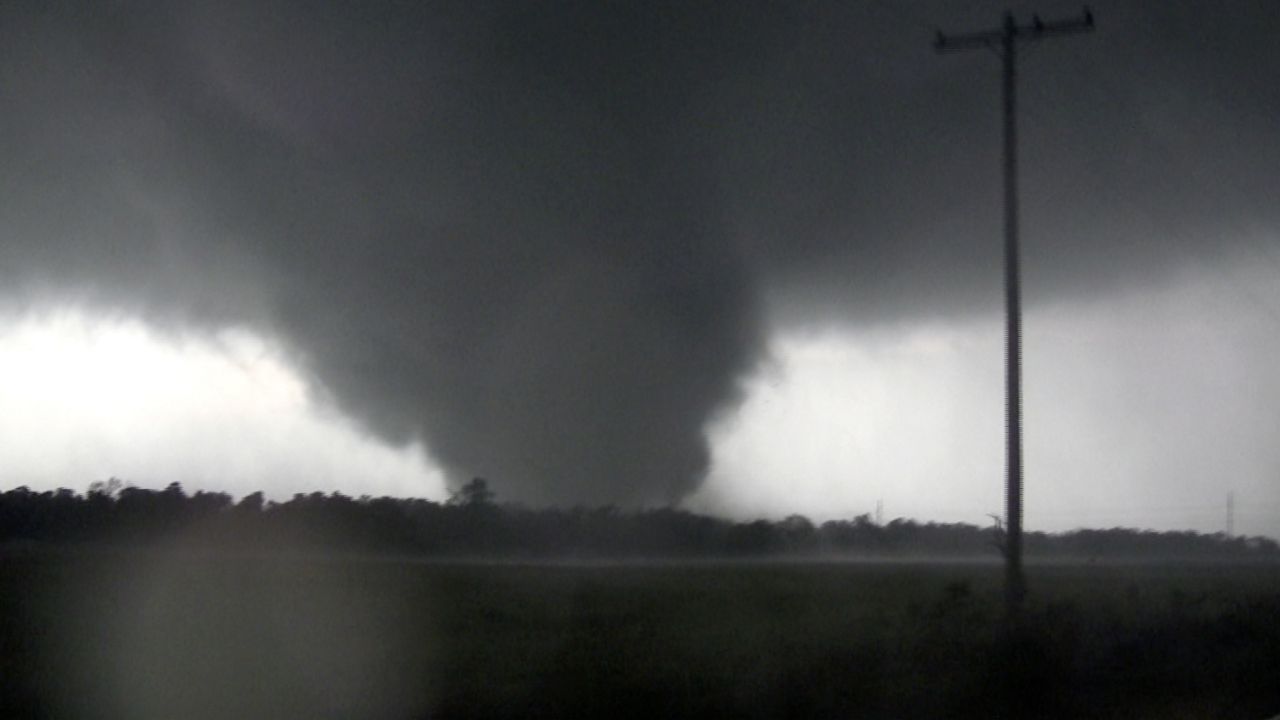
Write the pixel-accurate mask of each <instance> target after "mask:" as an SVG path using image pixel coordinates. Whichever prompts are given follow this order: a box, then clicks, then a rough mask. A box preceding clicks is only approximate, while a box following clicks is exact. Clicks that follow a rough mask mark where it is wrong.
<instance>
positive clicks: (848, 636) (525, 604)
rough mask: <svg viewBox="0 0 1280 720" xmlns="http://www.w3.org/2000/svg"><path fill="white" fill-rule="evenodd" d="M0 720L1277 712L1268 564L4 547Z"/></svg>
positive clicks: (1278, 644)
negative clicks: (86, 551) (1011, 592)
mask: <svg viewBox="0 0 1280 720" xmlns="http://www.w3.org/2000/svg"><path fill="white" fill-rule="evenodd" d="M0 567H3V575H2V576H0V577H2V579H0V610H2V611H3V615H2V617H0V651H2V652H3V657H2V658H0V678H2V680H0V684H2V691H3V698H2V701H3V702H4V704H5V707H4V708H0V709H3V711H4V712H3V713H2V714H3V716H4V717H67V718H99V717H101V718H157V719H159V718H289V717H298V718H303V717H305V718H326V717H332V718H401V717H445V718H452V717H458V718H469V717H548V718H550V717H566V716H573V717H606V718H619V717H644V718H665V717H741V718H777V717H815V718H834V717H849V718H860V717H865V718H881V717H884V718H890V717H895V718H926V717H928V718H934V717H975V718H976V717H983V718H987V717H993V716H999V717H1118V718H1119V717H1124V718H1130V717H1151V718H1157V717H1159V718H1169V717H1188V718H1193V717H1195V718H1199V717H1205V718H1210V717H1214V718H1216V717H1222V718H1227V717H1231V718H1258V720H1262V718H1266V717H1270V716H1271V715H1274V714H1276V713H1280V567H1277V566H1222V567H1215V566H1208V565H1198V566H1141V565H1079V566H1071V565H1058V566H1042V567H1033V568H1031V569H1030V572H1029V576H1030V583H1031V587H1032V592H1033V597H1032V602H1031V606H1030V612H1029V614H1028V620H1027V622H1026V627H1025V628H1023V629H1022V630H1021V631H1020V632H1018V633H1012V634H1011V633H1007V632H1006V631H1005V629H1004V628H1003V625H1002V623H1001V622H1000V612H999V611H1000V608H999V602H998V601H999V598H1000V594H999V582H1000V568H999V567H998V566H997V565H994V564H951V565H946V564H931V563H923V562H921V563H843V564H815V563H807V564H785V563H740V564H716V563H706V564H685V565H663V564H654V565H636V564H628V565H616V566H608V565H592V566H575V565H502V564H422V563H414V562H392V561H367V560H365V561H360V560H342V561H339V560H303V559H293V560H281V559H276V560H265V559H254V560H250V559H243V558H241V559H228V558H222V559H209V558H205V559H193V558H190V557H184V558H179V557H175V556H163V555H134V556H116V557H113V558H111V559H104V558H103V557H66V556H63V557H48V556H26V557H10V558H8V559H5V560H3V561H2V565H0Z"/></svg>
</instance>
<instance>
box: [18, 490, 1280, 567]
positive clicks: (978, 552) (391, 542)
mask: <svg viewBox="0 0 1280 720" xmlns="http://www.w3.org/2000/svg"><path fill="white" fill-rule="evenodd" d="M999 543H1000V532H999V527H998V525H997V527H985V528H984V527H980V526H977V525H972V524H967V523H935V522H918V521H915V520H911V519H905V518H898V519H895V520H893V521H891V522H888V523H884V524H880V523H877V522H875V521H874V520H872V518H871V516H870V515H869V514H863V515H858V516H856V517H853V518H849V519H840V520H829V521H826V522H823V523H821V524H818V523H814V522H812V521H811V520H809V519H808V518H806V517H804V516H801V515H791V516H789V517H786V518H783V519H781V520H764V519H760V520H753V521H733V520H727V519H723V518H716V517H710V516H706V515H699V514H696V513H692V512H688V511H685V510H680V509H675V508H656V509H641V510H622V509H619V508H617V507H612V506H608V507H592V508H586V507H575V508H538V509H534V508H528V507H523V506H520V505H515V504H510V503H500V502H498V501H497V499H496V498H495V497H494V495H493V493H492V492H491V491H490V489H489V487H488V484H487V483H486V482H485V481H484V480H483V479H481V478H476V479H474V480H472V481H471V482H469V483H467V484H466V485H464V486H463V487H462V488H460V489H458V490H456V491H454V492H453V493H452V495H451V497H450V498H449V499H448V500H447V501H445V502H435V501H431V500H424V499H418V498H393V497H376V498H375V497H369V496H364V497H359V498H353V497H349V496H346V495H343V494H341V493H329V494H324V493H320V492H313V493H310V494H301V493H300V494H296V495H294V496H293V497H292V498H291V499H289V500H286V501H283V502H277V501H270V500H267V499H266V498H265V496H264V495H263V494H262V493H261V492H255V493H252V494H250V495H246V496H244V497H242V498H240V499H239V500H238V501H237V500H235V499H234V498H232V496H230V495H228V494H226V493H221V492H207V491H198V492H196V493H194V494H188V493H186V492H185V491H184V490H183V488H182V486H181V485H180V484H179V483H171V484H170V485H169V486H168V487H166V488H165V489H163V490H149V489H144V488H138V487H131V486H127V485H125V484H124V483H123V482H121V481H119V480H116V479H112V480H108V481H105V482H96V483H93V484H92V485H91V486H90V487H89V490H88V491H87V492H85V493H77V492H75V491H72V490H69V489H65V488H64V489H59V490H54V491H43V492H36V491H32V490H30V489H29V488H26V487H19V488H16V489H13V490H10V491H8V492H5V493H3V494H0V544H3V545H5V546H8V547H11V548H12V547H15V546H17V547H21V546H47V545H52V546H77V547H82V546H89V547H104V548H124V547H152V546H155V547H160V546H163V547H174V546H181V547H189V548H193V549H209V550H233V551H254V552H278V551H299V552H313V551H314V552H366V553H381V554H396V555H408V556H421V557H455V558H465V557H476V558H582V559H591V558H641V557H651V558H699V557H707V558H716V557H742V558H751V557H783V556H790V557H813V558H821V557H838V556H865V557H910V556H917V557H919V556H934V557H983V556H994V555H996V554H998V552H999ZM1024 543H1025V549H1026V552H1027V555H1028V556H1030V557H1033V558H1034V557H1042V558H1053V557H1064V558H1068V557H1069V558H1081V559H1093V558H1182V559H1195V558H1205V559H1232V560H1235V559H1266V560H1280V546H1278V545H1277V543H1276V542H1275V541H1274V540H1272V539H1270V538H1266V537H1240V536H1235V537H1230V536H1227V535H1225V534H1223V533H1216V534H1205V533H1197V532H1193V531H1170V532H1156V531H1153V530H1142V529H1136V528H1109V529H1081V530H1074V531H1070V532H1062V533H1043V532H1030V533H1027V534H1026V535H1025V536H1024Z"/></svg>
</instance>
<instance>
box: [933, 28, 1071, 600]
mask: <svg viewBox="0 0 1280 720" xmlns="http://www.w3.org/2000/svg"><path fill="white" fill-rule="evenodd" d="M1090 30H1093V13H1091V12H1089V9H1088V8H1085V10H1084V11H1083V12H1082V13H1081V15H1080V17H1077V18H1071V19H1068V20H1058V21H1054V22H1044V21H1042V20H1041V19H1040V17H1039V16H1038V15H1033V16H1032V18H1031V22H1030V23H1028V24H1025V25H1019V24H1018V23H1017V21H1015V20H1014V18H1013V14H1012V13H1005V15H1004V23H1003V25H1001V26H1000V27H999V28H997V29H995V30H986V31H983V32H976V33H967V34H964V35H946V34H943V33H942V32H939V33H938V37H937V39H936V40H935V41H934V45H933V46H934V48H935V49H937V50H938V52H949V51H953V50H975V49H990V50H995V51H997V52H998V53H999V54H1000V58H1001V60H1002V64H1003V69H1004V75H1003V97H1004V307H1005V461H1006V465H1005V539H1004V556H1005V609H1006V612H1007V615H1008V617H1009V619H1010V621H1017V620H1018V618H1019V617H1021V614H1022V602H1023V598H1024V597H1025V596H1026V593H1027V584H1026V578H1025V576H1024V575H1023V572H1022V291H1021V288H1020V286H1019V278H1018V124H1017V114H1016V112H1015V111H1016V107H1017V89H1018V87H1017V74H1016V71H1017V62H1016V61H1017V48H1018V42H1019V41H1031V40H1041V39H1044V38H1047V37H1056V36H1059V35H1071V34H1075V33H1081V32H1088V31H1090Z"/></svg>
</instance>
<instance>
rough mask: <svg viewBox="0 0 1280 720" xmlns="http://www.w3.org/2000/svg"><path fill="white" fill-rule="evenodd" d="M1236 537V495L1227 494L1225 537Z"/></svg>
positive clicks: (1232, 493)
mask: <svg viewBox="0 0 1280 720" xmlns="http://www.w3.org/2000/svg"><path fill="white" fill-rule="evenodd" d="M1235 536H1236V494H1235V493H1234V492H1228V493H1227V537H1229V538H1233V537H1235Z"/></svg>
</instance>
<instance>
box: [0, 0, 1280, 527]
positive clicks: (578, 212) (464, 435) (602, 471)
mask: <svg viewBox="0 0 1280 720" xmlns="http://www.w3.org/2000/svg"><path fill="white" fill-rule="evenodd" d="M891 7H892V6H890V5H888V4H883V5H881V4H868V5H866V6H857V7H851V6H848V5H847V4H842V3H814V4H802V5H794V6H793V5H776V4H768V3H734V4H731V5H725V4H716V3H708V4H702V3H658V4H654V3H644V2H636V3H623V4H608V5H600V4H597V3H583V2H558V3H542V4H537V5H528V4H525V3H505V2H481V3H463V4H456V5H450V4H445V5H436V4H432V5H429V6H417V5H413V4H409V5H406V4H400V3H386V4H383V3H362V4H359V5H343V4H333V5H324V6H319V7H317V6H313V5H309V4H305V5H304V4H295V3H290V2H254V3H235V2H233V3H224V4H218V5H216V6H215V5H206V4H200V3H193V4H183V3H177V4H173V3H155V4H148V3H142V4H137V5H129V6H116V5H109V6H104V5H102V4H99V3H84V4H79V5H77V4H74V3H73V4H66V5H62V6H59V7H56V8H46V7H31V6H20V5H9V6H6V7H5V8H4V9H3V11H0V13H3V16H2V17H0V100H2V101H3V102H4V105H5V107H6V108H7V112H6V124H7V130H8V131H7V132H5V133H3V134H0V158H3V161H4V162H3V164H2V165H3V170H2V171H0V182H3V185H4V190H5V192H4V193H3V195H2V197H0V210H2V211H3V218H4V220H3V223H2V226H0V229H2V230H3V232H4V234H5V238H6V241H5V244H4V245H3V248H2V249H0V281H3V286H4V288H5V291H4V292H3V298H2V299H3V302H4V303H5V304H6V306H7V307H8V308H9V310H10V311H21V310H22V309H23V308H31V307H50V306H60V305H67V304H73V305H76V306H79V307H85V308H94V309H96V310H97V311H100V312H104V313H123V314H126V315H131V316H138V317H144V318H146V320H147V322H148V323H150V324H152V325H154V326H155V327H157V328H160V329H161V330H168V331H172V332H197V333H200V332H203V333H213V332H216V331H218V330H219V329H221V328H225V327H228V326H233V325H243V326H249V327H252V328H253V329H254V331H255V332H258V333H261V334H262V335H263V336H267V337H271V338H273V339H274V340H276V341H278V342H279V343H280V344H281V345H282V347H283V348H284V352H285V353H286V354H287V357H288V358H289V360H290V361H291V362H292V363H294V364H295V365H296V366H297V367H299V368H301V370H302V372H304V373H306V374H307V377H308V379H309V380H310V381H311V382H312V383H313V385H314V387H315V388H316V389H317V391H318V392H323V393H327V396H328V397H329V398H330V400H331V402H332V403H333V404H334V406H335V407H337V408H340V409H341V411H342V412H343V413H345V414H347V415H349V416H351V417H352V418H354V419H355V420H356V421H357V422H359V423H361V424H362V425H363V426H364V427H366V428H368V429H369V430H371V431H372V432H375V433H377V434H378V435H379V436H380V437H382V438H384V439H386V440H387V441H389V442H393V443H402V444H405V443H413V442H418V441H421V442H423V443H424V444H425V445H426V447H427V448H428V450H429V451H430V452H431V454H432V456H433V457H435V458H437V459H438V460H439V462H440V463H441V464H442V465H443V467H444V468H445V470H446V471H447V473H448V474H449V476H450V478H451V481H452V482H457V481H459V480H461V479H465V478H467V477H469V476H471V475H484V476H486V477H488V478H490V479H491V481H492V482H493V483H494V484H495V486H496V487H497V489H498V491H499V493H500V494H501V495H502V496H504V497H507V498H511V499H517V500H524V501H530V502H535V503H541V502H564V503H573V502H582V503H600V502H619V503H624V504H644V503H664V502H671V501H674V500H678V499H680V498H682V497H684V496H686V495H687V494H688V493H689V492H691V491H692V490H694V489H695V488H696V487H697V485H698V483H699V481H700V479H701V477H702V476H703V474H704V473H705V471H706V469H707V467H708V462H709V451H708V448H707V444H706V440H705V437H704V427H705V426H706V423H707V422H708V420H709V419H710V418H712V417H714V416H715V415H716V413H717V412H721V411H726V410H729V409H732V408H733V407H735V404H736V403H737V401H738V400H739V398H740V392H741V386H740V382H741V378H742V377H744V376H745V375H746V374H748V373H749V372H750V371H751V370H752V369H754V368H756V367H757V366H758V364H759V362H760V361H761V360H762V359H763V358H764V357H765V356H766V354H767V350H768V345H767V338H768V336H769V335H770V334H772V333H774V332H775V331H776V330H777V329H779V328H786V327H793V326H798V325H824V324H832V323H835V324H842V325H853V326H875V325H878V324H884V323H897V322H902V321H903V320H905V319H913V318H920V317H928V318H940V319H941V320H942V321H944V322H951V321H955V320H956V319H959V318H965V317H970V316H973V315H975V314H976V315H981V314H984V313H990V312H992V311H993V310H994V309H995V308H996V307H997V304H996V303H997V302H998V291H997V290H996V283H997V282H998V263H999V257H998V252H999V246H998V243H996V242H993V241H992V238H995V237H996V236H997V233H998V225H997V224H996V219H997V217H998V205H997V204H996V200H997V198H998V194H997V193H996V191H995V188H996V182H997V175H996V171H997V164H996V161H995V158H996V157H997V155H996V150H997V148H998V142H997V141H998V138H997V137H996V135H995V129H996V123H995V116H994V111H993V108H994V107H995V104H994V103H995V95H994V92H995V88H996V84H995V79H994V73H995V68H994V66H993V65H992V63H991V62H990V60H991V58H989V57H984V56H982V55H981V54H974V55H973V56H971V57H947V58H939V57H935V56H934V55H933V53H932V52H931V50H930V49H929V48H928V42H929V37H928V34H927V33H924V32H922V31H921V28H919V27H912V26H910V24H908V23H904V22H902V18H901V17H895V16H894V13H893V12H892V10H891V9H888V10H887V9H886V8H891ZM1075 10H1076V8H1074V6H1073V7H1072V8H1071V9H1070V11H1071V12H1074V11H1075ZM1096 10H1097V14H1098V15H1099V17H1100V18H1106V20H1105V21H1104V25H1103V28H1109V29H1100V30H1099V32H1098V33H1097V34H1096V35H1097V36H1096V37H1091V38H1089V39H1087V40H1081V41H1079V42H1080V43H1081V44H1080V46H1079V48H1078V49H1074V50H1071V51H1070V53H1071V54H1067V55H1064V56H1059V55H1057V54H1056V53H1058V49H1056V48H1049V47H1048V46H1047V45H1046V46H1045V47H1044V48H1043V50H1042V51H1041V52H1042V53H1043V54H1042V55H1041V56H1040V57H1046V56H1048V54H1049V53H1055V55H1054V58H1055V60H1054V61H1052V62H1049V61H1045V62H1042V63H1040V64H1038V65H1037V64H1036V63H1037V62H1039V61H1038V59H1037V57H1036V56H1035V55H1032V56H1031V57H1030V59H1029V60H1028V64H1029V65H1030V67H1028V68H1027V72H1028V73H1037V74H1041V73H1042V74H1043V75H1044V83H1046V84H1050V83H1057V84H1058V86H1059V87H1060V88H1061V91H1060V92H1054V91H1051V90H1049V89H1035V88H1028V90H1027V92H1026V96H1027V99H1026V101H1025V102H1026V104H1027V105H1029V106H1032V107H1033V108H1035V109H1034V111H1033V112H1030V113H1028V118H1027V128H1026V132H1025V133H1024V145H1025V152H1024V158H1025V162H1026V165H1027V167H1028V170H1027V172H1026V173H1025V176H1024V183H1025V185H1026V186H1027V192H1026V203H1025V205H1026V217H1027V222H1028V224H1029V225H1033V226H1035V227H1037V228H1039V230H1038V231H1037V234H1036V235H1035V236H1034V238H1033V237H1031V236H1029V237H1028V241H1027V252H1026V255H1027V275H1028V280H1029V282H1028V287H1035V288H1038V290H1037V291H1036V292H1038V293H1042V295H1041V297H1040V298H1035V297H1032V298H1030V301H1031V302H1033V303H1034V302H1036V301H1038V299H1045V298H1047V299H1064V298H1065V299H1070V298H1073V297H1078V296H1081V295H1086V296H1087V295H1092V294H1094V293H1096V292H1099V291H1100V290H1101V291H1106V292H1109V291H1111V290H1113V289H1114V288H1117V287H1125V288H1133V287H1137V286H1144V285H1151V286H1154V285H1158V284H1159V283H1160V282H1162V280H1161V278H1165V277H1167V276H1168V275H1169V274H1170V273H1172V272H1175V271H1178V270H1180V269H1182V268H1185V267H1189V266H1190V267H1194V266H1195V265H1196V264H1197V263H1201V262H1204V261H1205V259H1206V256H1208V257H1209V259H1212V256H1213V254H1214V253H1216V252H1219V250H1220V249H1221V247H1223V246H1226V247H1228V248H1233V247H1237V246H1245V245H1248V244H1249V243H1251V242H1255V241H1256V240H1255V239H1256V237H1257V234H1256V232H1255V233H1253V234H1250V233H1249V232H1246V231H1254V230H1257V229H1258V228H1263V229H1267V228H1274V227H1276V224H1275V222H1276V217H1275V214H1276V210H1275V208H1274V207H1273V203H1271V201H1270V199H1269V197H1270V196H1269V194H1268V192H1267V191H1266V188H1265V186H1264V183H1262V180H1264V179H1265V178H1267V177H1270V172H1271V170H1270V168H1274V167H1275V166H1276V162H1275V161H1276V160H1277V159H1280V143H1277V142H1275V139H1274V135H1273V131H1272V130H1271V129H1270V125H1269V124H1268V122H1267V121H1264V119H1265V118H1270V117H1274V116H1275V114H1274V113H1271V114H1270V115H1268V114H1267V113H1268V111H1269V110H1271V109H1274V107H1275V103H1276V90H1275V88H1274V86H1273V85H1272V84H1270V83H1267V82H1263V81H1262V80H1259V79H1257V78H1256V77H1254V75H1253V74H1250V73H1248V72H1243V73H1242V72H1236V71H1239V70H1242V69H1247V68H1250V67H1257V66H1259V63H1260V59H1261V61H1265V60H1266V59H1267V58H1273V56H1274V52H1275V50H1274V44H1273V43H1272V42H1271V41H1270V38H1271V37H1272V36H1273V33H1271V34H1268V32H1267V28H1274V26H1275V24H1276V15H1277V13H1276V12H1274V11H1272V10H1268V9H1243V8H1231V9H1226V10H1223V9H1221V8H1218V7H1217V5H1216V4H1210V3H1205V4H1203V5H1194V4H1192V5H1185V6H1179V9H1163V10H1160V11H1158V12H1155V13H1154V15H1152V16H1151V17H1149V18H1148V17H1144V18H1142V19H1141V20H1142V22H1139V18H1137V17H1135V15H1134V13H1133V12H1132V11H1128V10H1125V9H1124V8H1122V7H1120V6H1118V5H1117V6H1114V7H1113V6H1105V7H1104V6H1099V7H1098V8H1096ZM984 12H985V14H984ZM1046 12H1048V9H1046ZM1108 12H1110V13H1111V14H1110V15H1108V14H1107V13H1108ZM915 14H922V15H925V16H928V17H929V19H930V20H931V21H936V22H938V23H940V24H946V25H947V27H948V29H950V28H951V27H952V25H953V24H955V25H957V26H962V27H967V26H968V25H969V24H971V23H975V22H979V23H987V22H992V21H994V20H995V19H998V17H999V8H995V7H994V6H993V8H991V9H989V11H985V10H984V11H980V12H972V13H969V14H966V15H963V16H959V15H956V11H955V9H953V8H950V7H948V6H946V5H944V4H942V3H935V4H924V5H921V6H920V12H919V13H915ZM1202 33H1211V35H1209V36H1211V37H1215V38H1223V37H1230V38H1232V44H1231V47H1230V48H1229V49H1221V48H1216V47H1205V45H1204V44H1203V43H1199V44H1198V43H1197V40H1198V38H1200V37H1201V34H1202ZM1139 49H1140V50H1141V52H1142V53H1143V54H1141V55H1140V54H1138V53H1139ZM1059 57H1062V58H1063V60H1062V61H1061V62H1059V61H1058V58H1059ZM1120 60H1125V61H1127V63H1122V64H1120V65H1119V66H1118V67H1119V68H1120V69H1119V70H1118V71H1117V72H1114V73H1111V72H1109V71H1108V72H1107V74H1106V82H1107V85H1106V86H1105V87H1103V86H1101V85H1098V86H1094V85H1090V83H1091V82H1093V81H1092V80H1086V79H1083V78H1090V77H1096V76H1097V75H1098V74H1099V73H1100V72H1102V71H1103V69H1105V68H1111V67H1115V66H1116V63H1117V61H1120ZM1202 60H1203V62H1201V61H1202ZM1188 66H1189V67H1190V68H1191V69H1192V70H1194V72H1185V71H1186V70H1187V67H1188ZM1233 73H1234V74H1233ZM1222 77H1230V78H1232V80H1231V81H1230V82H1229V83H1223V82H1220V80H1221V78H1222ZM1046 86H1047V87H1048V86H1049V85H1046ZM1107 88H1110V90H1108V89H1107ZM1109 92H1110V93H1114V95H1113V97H1121V98H1123V99H1124V102H1123V103H1116V102H1107V97H1108V95H1107V93H1109ZM1037 93H1040V95H1039V98H1040V99H1039V100H1038V101H1037ZM1037 168H1052V172H1051V173H1050V171H1049V170H1045V169H1040V170H1038V169H1037ZM1171 169H1172V171H1171ZM1183 171H1185V172H1183ZM1204 174H1210V175H1211V176H1212V177H1214V178H1220V177H1229V178H1231V180H1230V182H1229V183H1219V184H1217V185H1214V186H1208V185H1206V183H1204V182H1203V177H1204ZM1117 197H1120V198H1123V199H1122V200H1119V201H1117V199H1116V198H1117ZM1169 229H1172V231H1173V232H1166V230H1169ZM1170 236H1176V237H1175V239H1177V240H1178V242H1176V243H1173V242H1169V237H1170Z"/></svg>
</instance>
